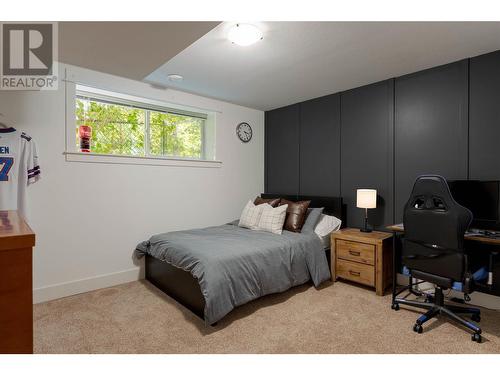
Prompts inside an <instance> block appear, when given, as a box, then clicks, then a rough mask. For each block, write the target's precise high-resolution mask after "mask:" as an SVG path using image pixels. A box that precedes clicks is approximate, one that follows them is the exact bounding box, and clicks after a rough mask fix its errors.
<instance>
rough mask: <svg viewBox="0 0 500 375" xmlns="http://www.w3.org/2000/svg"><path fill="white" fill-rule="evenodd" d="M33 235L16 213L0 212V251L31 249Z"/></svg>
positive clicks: (33, 240) (33, 241)
mask: <svg viewBox="0 0 500 375" xmlns="http://www.w3.org/2000/svg"><path fill="white" fill-rule="evenodd" d="M34 245H35V233H34V232H33V231H32V230H31V228H30V227H29V225H28V224H26V222H25V221H24V219H23V217H22V216H21V215H20V214H19V213H18V212H17V211H0V251H3V250H12V249H20V248H27V247H33V246H34Z"/></svg>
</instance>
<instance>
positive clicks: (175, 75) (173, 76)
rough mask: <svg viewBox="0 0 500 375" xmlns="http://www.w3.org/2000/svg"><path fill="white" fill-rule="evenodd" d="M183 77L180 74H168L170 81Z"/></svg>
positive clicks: (180, 79) (177, 80)
mask: <svg viewBox="0 0 500 375" xmlns="http://www.w3.org/2000/svg"><path fill="white" fill-rule="evenodd" d="M183 79H184V77H183V76H181V75H180V74H169V75H168V80H169V81H170V82H181V81H182V80H183Z"/></svg>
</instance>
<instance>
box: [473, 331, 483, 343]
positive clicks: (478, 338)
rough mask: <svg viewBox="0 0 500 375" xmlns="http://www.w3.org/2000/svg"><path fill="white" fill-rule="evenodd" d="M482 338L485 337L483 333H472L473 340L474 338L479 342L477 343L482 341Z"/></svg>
mask: <svg viewBox="0 0 500 375" xmlns="http://www.w3.org/2000/svg"><path fill="white" fill-rule="evenodd" d="M482 339H483V338H482V337H481V335H480V334H479V333H474V334H473V335H472V337H471V340H472V341H475V342H477V343H480V342H481V341H482Z"/></svg>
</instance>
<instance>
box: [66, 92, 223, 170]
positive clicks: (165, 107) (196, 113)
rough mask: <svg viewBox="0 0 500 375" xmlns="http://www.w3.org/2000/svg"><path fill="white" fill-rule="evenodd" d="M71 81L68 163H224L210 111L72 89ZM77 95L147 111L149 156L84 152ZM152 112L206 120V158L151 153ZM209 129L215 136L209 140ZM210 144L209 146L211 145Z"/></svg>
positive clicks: (194, 165) (192, 165)
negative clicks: (79, 144)
mask: <svg viewBox="0 0 500 375" xmlns="http://www.w3.org/2000/svg"><path fill="white" fill-rule="evenodd" d="M68 86H69V82H67V87H66V152H64V154H65V155H66V160H67V161H77V162H91V163H112V164H139V165H170V166H186V167H205V168H217V167H220V166H221V165H222V162H220V161H218V160H216V159H215V119H216V114H215V113H214V112H209V111H200V110H198V109H193V108H190V107H184V106H178V105H173V104H172V105H171V104H167V103H164V102H162V101H158V100H154V99H147V98H142V97H136V96H133V95H129V94H123V93H118V92H114V91H108V90H102V89H98V88H94V87H90V86H86V85H81V84H74V83H73V84H72V85H71V86H72V87H70V88H69V89H68ZM77 96H88V97H89V98H90V99H92V98H94V99H97V100H99V99H101V100H106V101H109V102H112V103H116V104H118V105H120V104H121V105H125V106H132V107H138V108H141V109H144V110H145V114H146V117H145V142H144V147H145V156H134V155H121V154H97V153H92V152H80V151H79V150H78V149H77V146H76V140H75V128H76V123H75V118H76V114H75V107H76V98H77ZM149 111H159V112H167V113H174V114H179V115H188V116H193V117H201V118H204V119H205V124H204V126H203V127H202V150H201V151H202V152H201V154H202V158H200V159H198V158H189V157H176V156H158V155H151V153H150V147H149V143H150V139H149V135H150V124H149V118H148V117H149ZM207 128H208V129H210V132H211V133H213V134H211V136H210V137H209V136H208V134H207ZM207 142H208V143H209V144H207Z"/></svg>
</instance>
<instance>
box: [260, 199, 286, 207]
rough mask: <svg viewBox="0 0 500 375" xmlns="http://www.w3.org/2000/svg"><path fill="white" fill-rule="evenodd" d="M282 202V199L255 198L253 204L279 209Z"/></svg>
mask: <svg viewBox="0 0 500 375" xmlns="http://www.w3.org/2000/svg"><path fill="white" fill-rule="evenodd" d="M280 201H281V198H270V199H266V198H261V197H257V198H255V201H254V202H253V204H255V205H256V206H258V205H259V204H264V203H267V204H269V205H270V206H271V207H278V206H279V205H280Z"/></svg>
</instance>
